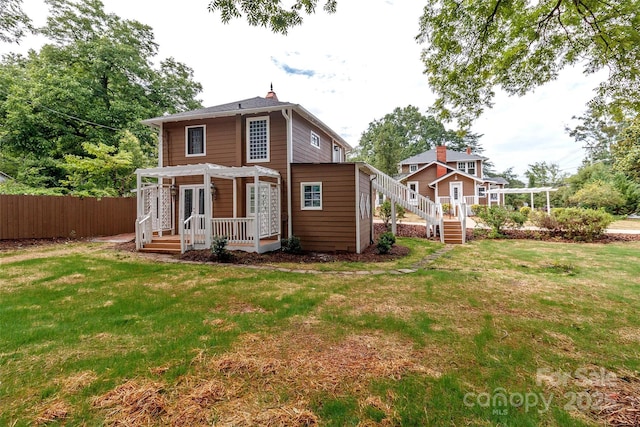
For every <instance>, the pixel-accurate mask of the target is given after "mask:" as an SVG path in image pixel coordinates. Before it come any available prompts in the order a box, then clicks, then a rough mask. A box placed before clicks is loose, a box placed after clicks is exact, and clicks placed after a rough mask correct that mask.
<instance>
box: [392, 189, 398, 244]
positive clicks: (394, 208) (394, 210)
mask: <svg viewBox="0 0 640 427" xmlns="http://www.w3.org/2000/svg"><path fill="white" fill-rule="evenodd" d="M391 232H392V233H393V235H394V236H395V235H396V234H397V233H398V226H397V225H396V201H395V199H394V198H393V197H392V198H391Z"/></svg>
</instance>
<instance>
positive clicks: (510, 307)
mask: <svg viewBox="0 0 640 427" xmlns="http://www.w3.org/2000/svg"><path fill="white" fill-rule="evenodd" d="M407 241H408V242H409V244H410V245H411V247H412V250H414V254H415V253H422V254H428V253H430V252H431V251H432V248H433V247H432V245H433V243H428V245H427V247H425V248H420V245H421V242H420V240H417V239H408V240H407ZM87 247H88V248H89V249H90V250H85V251H83V250H82V246H81V245H79V246H77V247H75V246H74V247H72V248H69V247H68V246H64V247H61V246H51V247H47V248H43V249H42V250H41V251H38V250H37V249H34V248H32V249H29V250H28V251H20V252H19V253H17V254H13V255H12V254H10V253H9V254H4V256H3V258H2V259H1V260H0V262H2V269H0V343H2V345H1V346H0V408H2V411H0V424H1V425H15V426H26V425H32V424H40V425H52V424H53V425H56V424H58V425H60V424H64V425H102V424H104V425H128V426H136V425H174V426H187V425H189V426H193V425H212V424H214V423H215V425H221V426H256V425H257V426H291V425H300V426H314V425H340V426H342V425H361V426H383V425H443V424H446V425H497V424H500V425H513V426H521V425H549V426H565V425H598V424H600V425H605V424H606V423H608V424H607V425H624V423H625V422H626V423H627V424H629V425H634V423H636V424H637V423H638V418H637V414H638V413H640V412H638V399H637V396H639V395H640V387H639V386H638V385H639V384H640V381H639V380H638V377H639V371H640V353H638V343H639V342H640V338H639V337H640V314H639V313H638V307H639V306H640V285H638V284H637V277H638V276H639V275H640V266H639V264H638V262H637V259H638V256H639V255H640V244H639V243H624V244H607V245H598V244H564V243H549V242H533V241H474V242H472V243H471V244H468V245H465V246H461V247H456V248H455V249H454V250H452V251H450V252H448V253H446V254H445V255H444V256H443V258H442V259H440V260H438V261H437V262H435V263H432V264H430V265H429V266H428V268H427V269H423V270H420V271H418V272H417V273H414V274H409V275H393V274H379V275H375V276H359V275H310V274H296V273H285V272H279V271H268V270H252V269H246V268H241V267H228V266H211V265H192V264H190V265H184V264H177V263H167V264H163V263H157V262H149V261H146V260H144V259H141V258H139V257H138V256H137V255H135V254H129V253H122V252H115V251H112V250H110V249H109V248H108V246H105V245H102V246H100V245H95V244H91V245H87ZM68 249H70V250H68ZM27 252H28V253H29V254H27ZM412 262H413V261H412ZM313 267H314V266H313V265H309V266H307V268H313ZM356 267H357V268H363V267H362V266H360V265H358V266H349V265H345V266H343V267H342V268H344V269H345V270H349V269H352V268H356ZM373 268H377V267H373ZM603 372H604V373H606V374H607V375H606V379H607V380H606V381H600V382H598V381H595V382H594V381H591V382H589V381H585V376H586V377H587V378H589V377H590V376H593V375H596V374H598V373H600V374H601V373H603ZM596 379H597V378H596ZM502 394H506V395H507V396H508V397H513V396H515V397H517V396H523V397H524V396H528V397H532V396H534V395H535V396H537V398H540V397H544V398H545V399H547V400H549V402H550V403H549V406H548V407H545V406H543V404H542V403H541V401H540V400H538V401H537V404H536V405H535V406H531V407H525V406H524V405H523V404H522V402H521V403H520V404H519V403H518V401H517V399H516V400H512V401H511V402H510V403H507V405H499V403H500V400H499V399H498V398H499V397H500V396H502ZM486 397H488V398H489V402H490V403H491V404H488V405H485V404H484V402H485V401H483V400H482V399H483V398H486ZM578 398H580V399H581V400H578ZM496 399H498V400H496ZM572 399H574V400H573V401H572ZM529 403H530V402H529ZM634 417H635V418H634Z"/></svg>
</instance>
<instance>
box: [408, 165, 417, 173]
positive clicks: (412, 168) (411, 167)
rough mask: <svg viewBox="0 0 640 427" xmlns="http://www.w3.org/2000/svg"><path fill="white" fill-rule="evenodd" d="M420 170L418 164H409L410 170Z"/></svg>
mask: <svg viewBox="0 0 640 427" xmlns="http://www.w3.org/2000/svg"><path fill="white" fill-rule="evenodd" d="M417 170H418V165H409V172H416V171H417Z"/></svg>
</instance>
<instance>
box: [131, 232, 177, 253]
mask: <svg viewBox="0 0 640 427" xmlns="http://www.w3.org/2000/svg"><path fill="white" fill-rule="evenodd" d="M140 251H141V252H152V253H159V254H179V253H180V238H179V237H176V236H167V237H160V238H158V237H156V238H154V239H153V240H151V243H147V244H146V245H144V248H142V249H140Z"/></svg>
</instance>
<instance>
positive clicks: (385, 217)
mask: <svg viewBox="0 0 640 427" xmlns="http://www.w3.org/2000/svg"><path fill="white" fill-rule="evenodd" d="M404 215H405V210H404V208H403V207H402V206H400V205H398V204H396V219H401V218H404ZM378 216H379V217H380V219H381V220H382V222H383V223H384V226H385V227H386V228H389V222H390V221H391V219H392V215H391V201H390V200H389V199H385V201H384V202H382V204H381V205H380V206H379V207H378Z"/></svg>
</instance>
